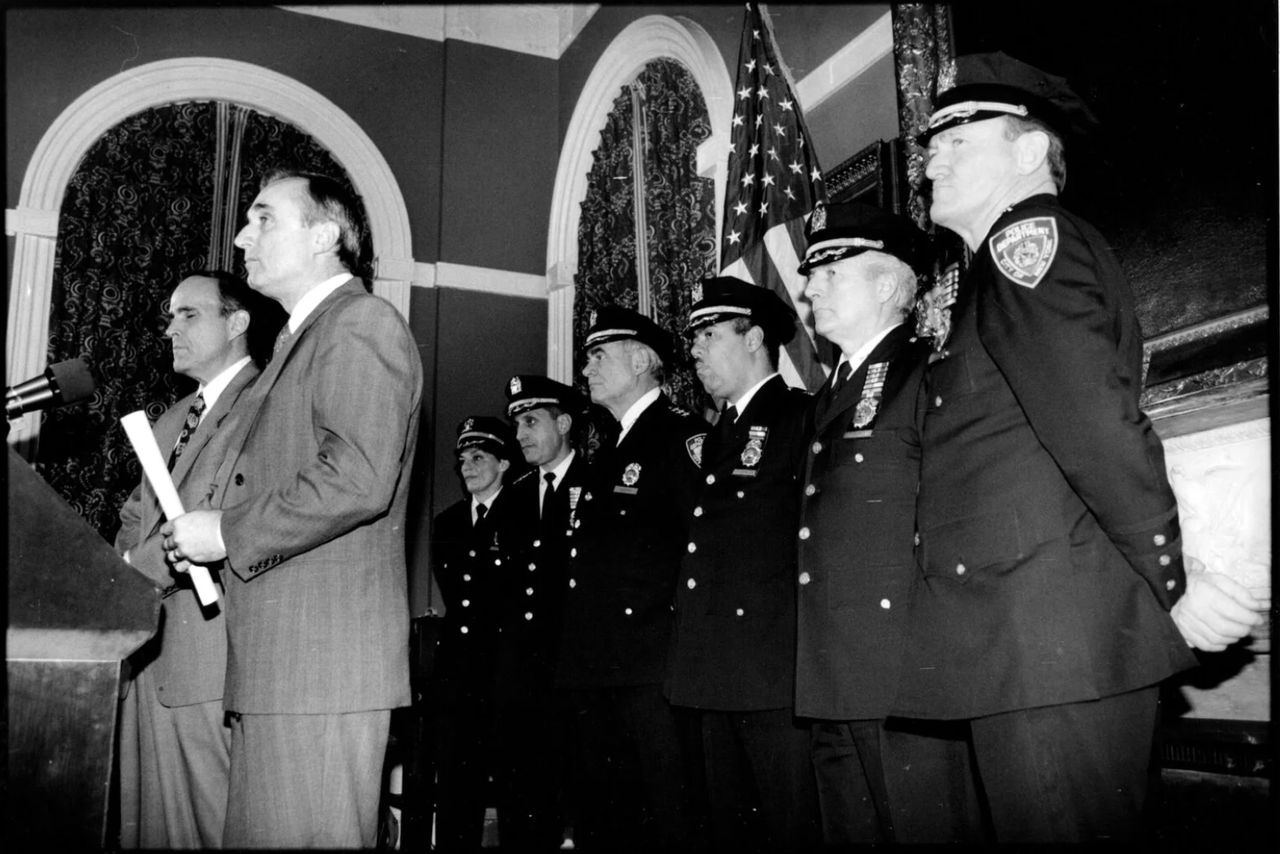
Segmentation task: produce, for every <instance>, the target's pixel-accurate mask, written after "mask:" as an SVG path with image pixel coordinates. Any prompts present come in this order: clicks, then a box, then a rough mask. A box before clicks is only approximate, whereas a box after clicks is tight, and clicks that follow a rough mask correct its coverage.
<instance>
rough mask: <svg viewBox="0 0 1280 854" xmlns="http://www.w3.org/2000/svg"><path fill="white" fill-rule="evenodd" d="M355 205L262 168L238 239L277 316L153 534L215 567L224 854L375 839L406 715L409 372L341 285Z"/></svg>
mask: <svg viewBox="0 0 1280 854" xmlns="http://www.w3.org/2000/svg"><path fill="white" fill-rule="evenodd" d="M357 205H358V201H357V200H356V199H355V198H354V197H353V196H352V195H351V194H350V193H349V192H348V191H346V190H345V188H343V187H342V186H341V185H340V184H339V183H338V182H336V181H334V180H333V179H331V178H327V177H324V176H320V175H311V174H305V173H289V172H276V173H273V174H271V175H268V176H267V178H266V179H265V180H264V182H263V185H262V188H261V190H260V192H259V193H258V196H257V198H256V199H255V200H254V202H253V205H252V206H251V207H250V209H249V213H248V220H249V221H248V224H247V225H246V226H245V227H244V228H243V229H241V231H240V233H239V234H238V235H237V236H236V245H237V246H239V247H240V248H241V249H243V250H244V253H245V264H246V267H247V270H248V278H249V283H250V284H251V285H252V286H253V287H254V288H255V289H256V290H258V291H260V292H261V293H263V294H265V295H267V296H269V297H271V298H272V299H274V300H276V301H277V302H279V303H280V304H281V305H282V306H284V308H285V310H286V311H288V312H289V323H288V326H287V328H286V329H287V333H288V334H287V335H285V334H284V333H282V338H283V339H284V340H282V341H281V342H280V343H279V344H278V345H277V350H276V353H275V355H274V356H273V357H272V359H271V362H270V363H269V364H268V365H267V368H266V369H265V370H264V371H263V374H262V377H261V379H259V381H258V384H257V386H256V388H255V390H254V393H253V395H252V399H251V401H250V405H249V406H247V407H246V408H245V410H244V412H243V414H242V415H241V416H240V417H239V418H238V420H237V425H236V438H235V439H233V440H232V442H231V444H230V449H229V453H228V455H227V458H226V460H225V462H224V463H223V466H222V468H221V469H220V471H219V473H218V477H217V487H218V489H219V494H218V495H217V498H216V500H215V503H214V506H215V507H219V508H221V509H218V510H206V511H195V512H192V513H187V514H185V515H183V516H179V517H178V518H177V519H175V520H173V521H172V522H170V523H168V524H167V525H166V526H165V528H164V529H163V530H164V533H165V534H166V535H167V536H168V537H169V540H168V542H167V543H166V546H167V547H168V548H169V550H170V556H171V558H172V559H173V560H174V561H176V562H177V565H178V566H179V567H184V566H185V564H186V561H192V562H196V563H208V562H210V561H216V560H221V559H224V558H225V560H226V567H227V569H228V570H230V571H229V572H224V573H223V576H224V580H225V583H226V584H227V635H228V641H229V647H228V660H227V686H226V697H225V700H224V705H225V706H226V708H227V711H228V712H231V713H232V714H231V784H230V789H229V793H228V804H227V825H226V834H225V837H224V840H223V842H224V844H225V845H227V846H228V847H241V848H265V847H286V848H304V847H329V848H339V847H358V846H365V847H372V846H373V844H374V842H375V840H376V837H377V817H378V799H379V794H380V790H381V777H382V764H383V759H384V754H385V752H386V745H387V736H388V729H389V725H390V717H391V709H393V708H396V707H399V706H405V705H408V704H409V604H408V596H407V592H406V586H407V585H406V572H405V535H404V522H405V506H406V498H407V489H408V480H409V471H410V468H411V466H412V463H413V453H414V446H415V443H416V439H417V435H418V414H419V413H418V410H419V405H420V403H421V395H422V363H421V360H420V359H419V356H418V348H417V345H416V344H415V343H414V341H413V338H412V336H411V335H410V333H409V329H408V326H407V325H406V323H405V321H404V319H403V318H402V317H401V316H400V315H399V314H398V313H397V312H396V311H395V309H394V308H393V307H392V306H391V305H390V304H389V303H387V302H386V301H385V300H383V299H380V298H378V297H376V296H372V295H370V294H369V293H368V292H367V291H366V289H365V287H364V284H363V283H362V282H361V281H360V280H359V279H356V278H354V277H353V276H352V275H351V272H350V270H351V269H352V267H353V266H354V265H355V262H356V258H357V256H358V253H359V249H360V229H359V226H358V224H357V223H358V220H357V219H356V216H355V211H356V209H357V207H356V206H357Z"/></svg>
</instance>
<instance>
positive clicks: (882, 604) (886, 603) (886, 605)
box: [880, 599, 889, 611]
mask: <svg viewBox="0 0 1280 854" xmlns="http://www.w3.org/2000/svg"><path fill="white" fill-rule="evenodd" d="M880 607H881V608H884V609H885V610H886V611H888V610H889V600H888V599H881V600H880Z"/></svg>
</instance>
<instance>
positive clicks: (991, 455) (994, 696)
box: [897, 196, 1194, 718]
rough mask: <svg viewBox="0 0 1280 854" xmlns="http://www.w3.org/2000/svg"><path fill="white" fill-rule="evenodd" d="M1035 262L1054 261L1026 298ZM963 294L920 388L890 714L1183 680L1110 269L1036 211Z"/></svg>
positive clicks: (1175, 542) (1128, 343)
mask: <svg viewBox="0 0 1280 854" xmlns="http://www.w3.org/2000/svg"><path fill="white" fill-rule="evenodd" d="M1037 258H1039V259H1041V266H1043V263H1042V262H1043V261H1044V260H1047V259H1051V263H1050V264H1048V266H1047V267H1045V268H1044V270H1043V271H1042V276H1041V277H1040V278H1039V279H1038V281H1037V280H1036V278H1035V276H1033V275H1030V274H1028V273H1027V272H1026V271H1034V270H1036V269H1037V267H1036V264H1035V263H1034V262H1035V259H1037ZM1000 264H1004V265H1006V268H1007V269H1009V270H1010V271H1011V272H1010V273H1009V274H1006V273H1005V272H1002V271H1001V267H1000ZM1018 269H1022V270H1023V273H1021V274H1020V275H1021V276H1022V278H1023V281H1022V282H1017V281H1014V280H1013V279H1012V278H1010V276H1011V275H1014V272H1013V271H1016V270H1018ZM960 287H961V290H960V298H959V302H958V303H957V305H956V306H955V309H954V311H953V317H952V323H953V326H954V332H953V333H952V335H951V338H950V340H948V341H947V342H946V347H945V350H944V354H945V358H941V359H938V360H937V361H935V362H934V363H933V364H932V365H931V366H930V368H929V371H928V373H927V375H926V380H925V382H926V389H927V404H928V408H927V413H926V416H925V421H924V430H923V434H922V441H923V461H922V468H921V484H920V500H919V511H918V512H919V517H918V518H919V530H920V547H919V552H918V559H919V563H920V566H921V571H922V573H923V576H922V581H923V585H922V587H921V589H920V592H919V596H918V597H917V601H916V604H915V608H914V611H913V631H912V634H911V642H910V647H909V649H910V657H909V661H908V664H907V667H906V669H905V671H904V674H903V684H902V691H901V694H900V696H899V701H898V706H897V708H898V710H899V711H901V712H903V713H904V714H911V715H917V716H922V717H935V718H947V717H952V718H958V717H974V716H978V715H987V714H992V713H996V712H1003V711H1007V710H1013V709H1023V708H1032V707H1036V706H1043V705H1050V704H1057V703H1071V702H1077V701H1084V700H1091V699H1095V698H1098V697H1106V696H1109V695H1112V694H1117V693H1121V692H1124V691H1129V690H1134V689H1137V688H1140V687H1144V686H1148V685H1152V684H1154V683H1156V682H1158V681H1160V680H1162V679H1164V678H1165V677H1166V676H1169V675H1170V674H1172V673H1174V672H1176V671H1178V670H1180V669H1182V668H1185V667H1188V666H1190V665H1192V664H1193V663H1194V658H1193V656H1192V655H1191V654H1190V652H1189V651H1188V649H1187V646H1186V644H1185V642H1184V641H1183V640H1182V637H1181V635H1180V634H1179V632H1178V630H1177V628H1176V627H1175V626H1174V624H1173V621H1172V620H1171V619H1170V617H1169V615H1168V613H1167V611H1168V609H1169V608H1170V607H1171V606H1172V605H1173V603H1174V601H1175V600H1176V599H1177V598H1178V597H1179V596H1180V595H1181V594H1182V591H1183V588H1184V585H1185V577H1184V575H1183V570H1182V559H1181V541H1180V538H1179V529H1178V518H1177V504H1176V503H1175V501H1174V497H1173V492H1172V490H1171V489H1170V488H1169V483H1168V480H1167V478H1166V475H1165V467H1164V454H1163V450H1162V448H1161V445H1160V440H1159V439H1158V438H1157V437H1156V435H1155V433H1154V431H1153V430H1152V428H1151V422H1150V421H1148V420H1147V418H1146V416H1145V415H1143V414H1142V413H1141V412H1140V411H1139V409H1138V394H1139V392H1140V390H1141V386H1142V368H1141V361H1142V336H1141V334H1140V331H1139V329H1138V322H1137V318H1136V317H1135V314H1134V307H1133V297H1132V294H1131V293H1130V291H1129V287H1128V283H1127V282H1126V281H1125V278H1124V274H1123V273H1122V272H1121V269H1120V265H1119V263H1118V262H1117V261H1116V259H1115V257H1114V256H1113V255H1112V254H1111V251H1110V249H1109V248H1108V247H1107V245H1106V243H1105V241H1103V239H1102V237H1101V236H1100V235H1099V234H1098V233H1097V232H1096V231H1095V230H1094V229H1093V228H1092V227H1090V226H1089V225H1088V224H1087V223H1085V222H1083V221H1081V220H1080V219H1078V218H1076V217H1074V216H1072V215H1071V214H1069V213H1067V212H1066V211H1064V210H1062V208H1061V207H1060V206H1059V205H1058V202H1057V199H1056V198H1054V197H1053V196H1036V197H1033V198H1030V199H1026V200H1024V201H1022V202H1020V203H1018V204H1016V205H1014V206H1012V207H1011V208H1010V209H1009V210H1008V211H1006V212H1005V213H1004V214H1003V215H1002V216H1001V217H1000V219H999V220H998V221H997V222H996V223H995V225H994V226H993V228H992V231H991V234H990V235H989V236H988V241H987V242H986V243H985V244H984V245H983V246H982V248H981V249H980V251H979V252H977V253H976V254H975V256H974V259H973V266H972V268H971V269H970V271H969V273H968V274H967V275H966V277H965V279H964V280H963V281H962V282H961V283H960Z"/></svg>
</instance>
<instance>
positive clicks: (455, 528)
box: [431, 487, 517, 696]
mask: <svg viewBox="0 0 1280 854" xmlns="http://www.w3.org/2000/svg"><path fill="white" fill-rule="evenodd" d="M515 509H516V508H515V503H514V501H513V500H512V495H511V489H510V487H504V488H503V489H502V490H501V491H500V492H499V493H498V494H497V495H496V496H494V497H493V499H492V501H491V502H487V503H486V513H485V517H484V518H483V519H481V520H478V521H477V522H476V524H474V525H473V524H472V523H471V498H470V497H468V498H464V499H462V500H461V501H458V502H456V503H454V504H451V505H450V506H449V507H447V508H445V509H444V510H443V511H442V512H441V513H440V514H439V515H437V516H436V518H435V520H434V522H433V524H432V527H431V531H432V543H431V553H432V555H431V557H432V560H431V565H432V567H433V571H434V573H435V578H436V583H437V584H438V585H439V586H440V597H441V599H442V600H443V601H444V606H445V614H444V620H443V624H442V626H441V632H440V645H439V648H438V649H437V651H436V673H437V675H438V676H439V677H440V678H441V679H443V680H445V681H447V682H450V683H455V684H459V685H464V684H465V685H468V686H471V688H472V689H474V690H478V691H481V692H482V693H484V694H485V695H486V696H488V695H489V694H490V693H491V692H492V689H493V684H494V680H495V668H496V666H497V653H498V639H499V630H500V628H501V627H502V626H503V624H504V622H505V621H506V620H505V613H504V612H505V610H506V602H505V598H506V596H507V594H506V589H507V587H509V585H506V584H505V583H504V582H505V578H506V577H507V576H509V575H510V574H511V573H513V572H514V571H515V570H516V566H515V564H514V562H513V561H512V560H511V555H512V551H513V549H514V547H515V541H516V531H517V519H516V513H515Z"/></svg>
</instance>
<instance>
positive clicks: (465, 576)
mask: <svg viewBox="0 0 1280 854" xmlns="http://www.w3.org/2000/svg"><path fill="white" fill-rule="evenodd" d="M462 580H463V581H470V580H471V573H469V572H466V573H463V575H462Z"/></svg>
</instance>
